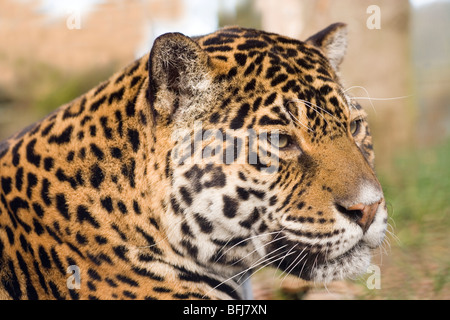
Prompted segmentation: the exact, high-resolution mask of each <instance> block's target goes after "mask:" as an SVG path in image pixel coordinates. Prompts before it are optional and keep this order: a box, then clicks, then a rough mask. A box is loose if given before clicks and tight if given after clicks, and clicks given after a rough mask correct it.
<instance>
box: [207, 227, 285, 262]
mask: <svg viewBox="0 0 450 320" xmlns="http://www.w3.org/2000/svg"><path fill="white" fill-rule="evenodd" d="M281 231H282V230H280V231H273V232H267V233H262V234H257V235H254V236H251V237H248V238H245V239H243V240H241V241H239V242H238V243H236V244H234V245H233V246H231V247H230V248H228V249H227V250H226V251H225V252H223V253H222V254H221V255H220V256H219V257H218V258H216V259H215V260H214V262H217V261H219V260H220V258H222V257H223V256H224V255H226V254H227V253H228V252H229V251H230V250H232V249H233V248H234V247H236V246H238V245H240V244H241V243H243V242H246V241H249V240H251V239H254V238H258V237H262V236H269V235H272V234H279V233H280V232H281ZM229 242H230V241H227V243H225V245H224V246H223V247H222V248H221V249H220V250H219V251H218V253H219V252H220V251H222V250H223V249H224V248H225V247H226V245H227V244H228V243H229Z"/></svg>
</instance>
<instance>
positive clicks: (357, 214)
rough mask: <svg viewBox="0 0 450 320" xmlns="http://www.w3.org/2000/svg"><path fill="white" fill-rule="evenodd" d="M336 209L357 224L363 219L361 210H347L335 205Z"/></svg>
mask: <svg viewBox="0 0 450 320" xmlns="http://www.w3.org/2000/svg"><path fill="white" fill-rule="evenodd" d="M335 206H336V209H337V210H338V211H339V212H340V213H342V214H343V215H344V216H346V217H347V218H349V219H350V220H352V221H354V222H356V223H358V221H360V220H361V219H362V217H363V214H364V213H363V211H362V209H347V208H345V207H343V206H341V205H339V204H337V203H336V205H335Z"/></svg>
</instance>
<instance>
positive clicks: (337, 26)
mask: <svg viewBox="0 0 450 320" xmlns="http://www.w3.org/2000/svg"><path fill="white" fill-rule="evenodd" d="M306 42H307V43H309V44H312V45H314V46H316V47H318V48H319V49H321V50H322V52H323V53H325V56H326V57H327V58H328V60H329V61H330V63H331V66H332V67H333V68H334V70H336V71H337V70H338V69H339V65H340V64H341V63H342V60H344V56H345V52H346V50H347V25H346V24H345V23H340V22H339V23H334V24H332V25H330V26H329V27H327V28H325V29H323V30H322V31H319V32H318V33H316V34H315V35H313V36H311V37H309V38H308V40H306Z"/></svg>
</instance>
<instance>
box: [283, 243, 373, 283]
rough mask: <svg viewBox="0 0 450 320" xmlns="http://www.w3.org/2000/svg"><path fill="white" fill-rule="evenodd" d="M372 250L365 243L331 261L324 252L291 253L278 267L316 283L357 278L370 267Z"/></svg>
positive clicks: (301, 251)
mask: <svg viewBox="0 0 450 320" xmlns="http://www.w3.org/2000/svg"><path fill="white" fill-rule="evenodd" d="M370 260H371V249H370V247H369V246H368V245H367V244H366V243H364V242H363V241H361V242H359V243H357V244H356V245H355V246H353V247H352V248H351V249H350V250H348V251H346V252H345V253H343V254H341V255H339V256H337V257H335V258H333V259H329V258H327V256H326V255H325V254H323V253H322V252H311V251H308V250H305V249H303V250H299V251H298V252H290V253H289V256H286V258H285V259H283V260H282V261H281V262H280V263H278V264H277V266H276V267H278V268H280V269H282V270H283V271H285V272H287V273H290V274H292V275H294V276H297V277H299V278H302V279H305V280H308V281H314V282H316V283H329V282H331V281H335V280H342V279H348V278H356V277H358V276H360V275H362V274H364V273H366V271H367V269H368V267H369V266H370Z"/></svg>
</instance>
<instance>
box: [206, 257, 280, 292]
mask: <svg viewBox="0 0 450 320" xmlns="http://www.w3.org/2000/svg"><path fill="white" fill-rule="evenodd" d="M270 254H271V253H269V255H270ZM279 255H283V256H284V252H281V253H279V254H277V255H276V256H279ZM272 258H275V257H271V258H267V259H264V260H263V261H261V262H259V263H258V264H253V265H252V266H250V267H248V268H247V269H245V270H243V271H240V272H238V273H237V274H235V275H233V276H231V277H229V278H227V279H226V280H224V281H222V282H221V283H219V284H218V285H217V286H215V287H214V288H212V289H211V290H209V291H208V292H206V293H205V294H204V297H205V296H207V295H208V294H209V293H210V292H211V291H213V290H215V289H217V288H218V287H220V286H221V285H222V284H224V283H227V282H228V281H230V280H232V279H234V278H236V277H237V276H240V275H242V274H245V273H247V272H248V271H250V270H252V269H253V268H255V267H257V266H258V265H261V264H263V263H266V262H267V261H268V260H270V259H272ZM279 259H281V258H279ZM275 261H277V260H274V261H270V262H269V263H267V264H266V265H265V266H267V265H269V264H270V263H273V262H275ZM238 287H239V286H238Z"/></svg>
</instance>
